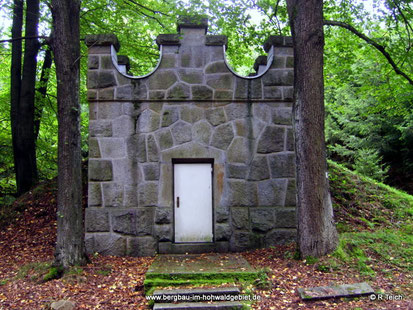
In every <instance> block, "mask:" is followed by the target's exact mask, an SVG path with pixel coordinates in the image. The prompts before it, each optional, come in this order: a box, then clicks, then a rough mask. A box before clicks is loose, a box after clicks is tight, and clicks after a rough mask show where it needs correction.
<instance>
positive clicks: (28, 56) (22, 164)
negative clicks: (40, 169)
mask: <svg viewBox="0 0 413 310" xmlns="http://www.w3.org/2000/svg"><path fill="white" fill-rule="evenodd" d="M38 24H39V0H27V9H26V36H28V37H33V38H34V39H26V40H25V44H24V60H23V73H22V80H21V89H20V104H19V110H18V118H19V122H18V137H17V146H16V147H17V148H16V152H15V156H16V157H17V162H16V164H17V166H16V168H17V169H16V172H17V173H16V183H17V190H18V193H19V194H22V193H24V192H26V191H28V190H29V189H30V188H31V187H32V186H33V185H34V184H36V183H37V178H38V176H37V165H36V141H35V134H34V101H35V88H36V71H37V70H36V69H37V53H38V51H39V42H38V40H37V39H36V38H35V37H37V35H38V32H37V28H38Z"/></svg>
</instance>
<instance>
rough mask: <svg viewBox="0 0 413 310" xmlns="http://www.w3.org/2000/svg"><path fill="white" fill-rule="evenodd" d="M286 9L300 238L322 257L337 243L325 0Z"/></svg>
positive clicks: (297, 2)
mask: <svg viewBox="0 0 413 310" xmlns="http://www.w3.org/2000/svg"><path fill="white" fill-rule="evenodd" d="M287 9H288V15H289V19H290V25H291V32H292V36H293V44H294V73H295V80H294V96H295V97H294V108H293V110H294V112H293V113H294V122H293V123H294V135H295V151H296V165H297V169H296V172H297V173H296V178H297V208H298V209H297V210H298V212H297V217H298V243H299V249H300V253H301V255H302V257H306V256H314V257H319V256H322V255H325V254H327V253H330V252H332V251H333V250H334V249H335V248H336V246H337V243H338V235H337V231H336V228H335V224H334V220H333V208H332V203H331V198H330V193H329V188H328V179H327V175H326V173H327V164H326V151H325V141H324V81H323V51H324V33H323V1H322V0H287Z"/></svg>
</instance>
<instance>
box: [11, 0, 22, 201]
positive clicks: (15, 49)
mask: <svg viewBox="0 0 413 310" xmlns="http://www.w3.org/2000/svg"><path fill="white" fill-rule="evenodd" d="M22 27H23V0H14V7H13V25H12V29H11V36H12V39H16V38H20V37H21V36H22ZM21 70H22V41H21V40H14V41H12V45H11V68H10V120H11V134H12V141H13V142H12V143H13V153H14V154H13V157H14V171H15V173H16V182H17V184H18V186H17V192H18V193H20V192H21V186H19V185H20V182H19V181H17V179H18V175H19V160H18V137H19V131H18V128H19V117H18V113H19V103H20V89H21Z"/></svg>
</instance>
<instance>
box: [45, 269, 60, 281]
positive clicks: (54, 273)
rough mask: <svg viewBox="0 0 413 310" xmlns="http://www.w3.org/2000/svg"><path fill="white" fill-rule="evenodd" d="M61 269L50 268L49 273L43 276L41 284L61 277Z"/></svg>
mask: <svg viewBox="0 0 413 310" xmlns="http://www.w3.org/2000/svg"><path fill="white" fill-rule="evenodd" d="M62 274H63V269H62V268H60V267H50V269H49V271H48V272H47V273H46V274H45V275H44V276H43V279H42V280H43V282H47V281H50V280H54V279H58V278H60V277H61V276H62Z"/></svg>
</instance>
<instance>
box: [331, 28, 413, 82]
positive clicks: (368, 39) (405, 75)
mask: <svg viewBox="0 0 413 310" xmlns="http://www.w3.org/2000/svg"><path fill="white" fill-rule="evenodd" d="M324 25H327V26H338V27H342V28H345V29H347V30H349V31H350V32H352V33H354V34H355V35H356V36H358V37H359V38H361V39H363V40H364V41H366V43H368V44H370V45H372V46H374V47H375V48H376V49H377V50H378V51H379V52H380V53H381V54H382V55H383V56H384V57H386V59H387V62H388V63H389V64H390V65H391V66H392V67H393V70H394V72H396V73H397V74H399V75H401V76H402V77H404V78H405V79H406V80H407V81H408V82H409V83H410V85H413V80H412V79H411V78H410V77H409V76H408V75H407V74H406V73H404V72H403V71H402V70H401V69H400V68H399V67H398V66H397V65H396V63H395V62H394V60H393V58H392V57H391V56H390V54H389V53H388V52H387V51H386V49H385V47H384V46H383V45H380V44H378V43H377V42H376V41H374V40H372V39H370V38H369V37H367V36H366V35H364V34H363V33H361V32H360V31H358V30H357V29H356V28H354V27H353V26H351V25H349V24H346V23H343V22H338V21H334V20H325V21H324Z"/></svg>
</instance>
